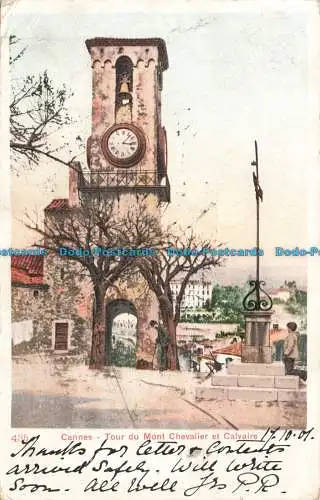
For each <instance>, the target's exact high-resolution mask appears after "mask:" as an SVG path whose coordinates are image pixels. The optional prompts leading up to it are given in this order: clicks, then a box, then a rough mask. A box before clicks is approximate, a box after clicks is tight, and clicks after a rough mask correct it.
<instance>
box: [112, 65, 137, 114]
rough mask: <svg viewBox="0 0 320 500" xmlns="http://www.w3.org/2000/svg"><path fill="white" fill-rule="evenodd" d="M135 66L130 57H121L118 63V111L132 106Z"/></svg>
mask: <svg viewBox="0 0 320 500" xmlns="http://www.w3.org/2000/svg"><path fill="white" fill-rule="evenodd" d="M132 84H133V64H132V61H131V59H130V58H129V57H127V56H121V57H119V59H118V60H117V62H116V110H118V109H119V108H120V107H122V106H130V107H131V105H132V95H131V92H132Z"/></svg>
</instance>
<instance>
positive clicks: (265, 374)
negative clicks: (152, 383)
mask: <svg viewBox="0 0 320 500" xmlns="http://www.w3.org/2000/svg"><path fill="white" fill-rule="evenodd" d="M196 399H197V400H207V401H210V400H216V399H228V400H230V401H232V400H237V399H240V400H242V401H243V400H253V401H274V402H275V401H278V402H284V401H291V402H305V401H306V399H307V391H306V386H305V385H301V382H300V380H299V377H298V376H296V375H285V370H284V365H283V363H281V362H274V363H270V364H265V363H241V362H240V361H233V362H232V363H230V364H229V366H228V368H227V371H226V372H224V373H219V372H218V373H217V374H215V375H213V376H212V379H211V387H208V386H207V387H197V389H196Z"/></svg>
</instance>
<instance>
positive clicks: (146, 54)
mask: <svg viewBox="0 0 320 500" xmlns="http://www.w3.org/2000/svg"><path fill="white" fill-rule="evenodd" d="M121 56H127V57H129V58H130V59H131V60H132V63H133V89H132V90H133V91H132V96H133V102H132V123H134V124H135V125H137V126H138V127H139V128H141V129H142V131H143V132H144V134H145V136H146V139H147V146H146V153H145V155H144V157H143V159H142V160H141V162H139V163H138V165H136V166H135V168H138V169H139V170H153V169H154V168H155V167H156V165H155V162H156V152H157V120H156V115H157V92H158V83H157V65H158V48H157V47H154V46H123V47H92V48H91V59H92V136H91V141H90V148H91V151H90V153H89V156H90V159H91V160H90V168H91V169H92V170H102V171H106V170H110V171H112V170H115V169H116V167H114V166H113V165H111V164H110V163H109V162H108V161H107V159H106V158H105V157H104V156H103V154H102V151H101V147H100V141H101V137H102V135H103V134H104V132H106V130H107V129H108V128H109V127H111V126H112V125H113V124H114V123H115V122H116V118H115V88H116V68H115V64H116V61H117V59H118V58H119V57H121ZM158 98H159V97H158Z"/></svg>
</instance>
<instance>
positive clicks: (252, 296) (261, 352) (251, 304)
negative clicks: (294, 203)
mask: <svg viewBox="0 0 320 500" xmlns="http://www.w3.org/2000/svg"><path fill="white" fill-rule="evenodd" d="M254 145H255V160H254V161H253V162H252V163H251V165H252V166H255V171H254V172H253V173H252V176H253V184H254V189H255V195H256V223H257V245H256V251H257V256H256V259H257V260H256V279H255V280H252V281H250V286H251V287H252V288H251V290H250V292H249V293H248V294H247V295H246V297H245V298H244V300H243V307H244V309H245V311H244V316H245V322H246V323H245V340H244V344H243V345H242V352H241V361H242V362H244V363H271V362H272V347H271V345H270V323H271V316H272V313H273V311H272V310H271V309H272V299H271V297H269V295H268V294H267V293H266V292H265V291H264V290H263V289H262V285H265V282H264V281H261V280H260V252H259V250H260V202H262V199H263V191H262V189H261V186H260V184H259V162H258V145H257V141H255V143H254Z"/></svg>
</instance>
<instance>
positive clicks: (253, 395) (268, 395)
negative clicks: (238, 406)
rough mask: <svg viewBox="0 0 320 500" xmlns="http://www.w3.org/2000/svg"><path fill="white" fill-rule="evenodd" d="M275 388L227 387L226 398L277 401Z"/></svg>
mask: <svg viewBox="0 0 320 500" xmlns="http://www.w3.org/2000/svg"><path fill="white" fill-rule="evenodd" d="M277 392H278V391H277V389H274V388H271V387H270V388H265V387H229V390H228V399H229V400H233V399H242V400H244V401H247V400H249V401H252V400H253V401H277V399H278V393H277Z"/></svg>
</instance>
